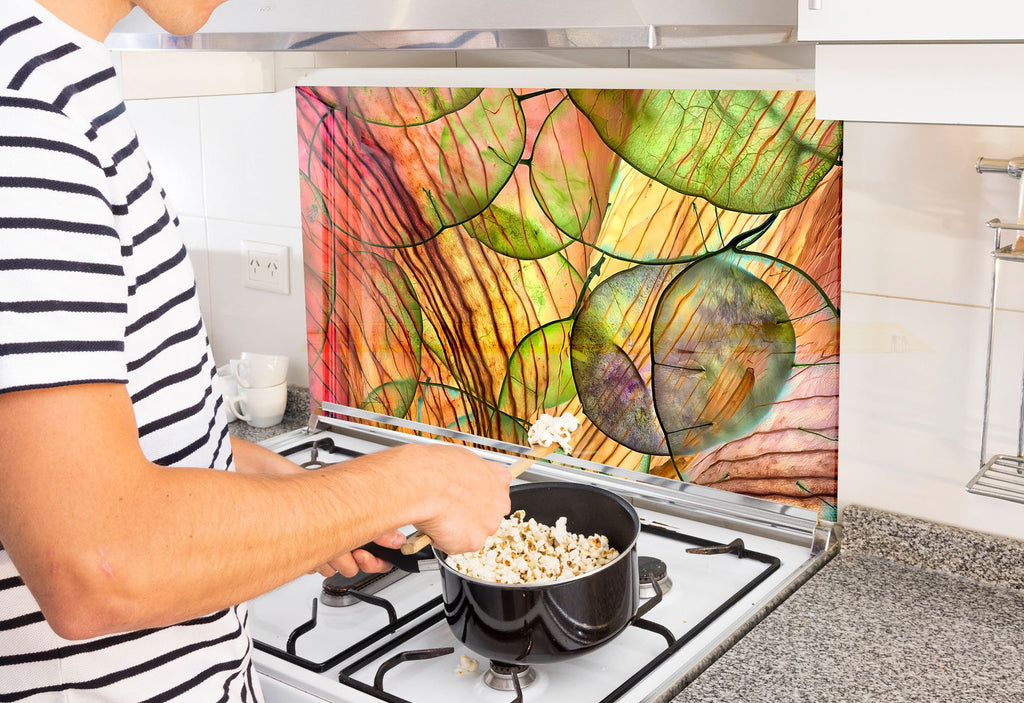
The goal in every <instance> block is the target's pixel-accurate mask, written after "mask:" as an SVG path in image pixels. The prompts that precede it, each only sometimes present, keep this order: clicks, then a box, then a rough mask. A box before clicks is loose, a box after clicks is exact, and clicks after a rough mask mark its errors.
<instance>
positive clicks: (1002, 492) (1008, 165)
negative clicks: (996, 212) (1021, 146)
mask: <svg viewBox="0 0 1024 703" xmlns="http://www.w3.org/2000/svg"><path fill="white" fill-rule="evenodd" d="M975 170H977V172H978V173H1005V174H1007V175H1009V176H1011V177H1013V178H1016V179H1018V180H1019V181H1020V191H1019V197H1018V216H1017V222H1015V223H1011V222H1003V221H1002V220H999V219H998V218H996V219H993V220H989V221H988V222H987V223H986V224H987V225H988V227H989V228H990V229H992V230H994V232H995V243H994V245H993V247H992V294H991V296H990V298H989V318H988V353H987V358H986V362H985V405H984V410H983V413H982V424H981V460H980V462H979V463H980V467H981V468H980V469H979V470H978V472H977V473H976V474H975V475H974V477H973V478H972V479H971V480H970V481H969V482H968V483H967V490H968V491H969V492H970V493H975V494H977V495H984V496H990V497H993V498H1002V499H1003V500H1009V501H1013V502H1015V503H1022V504H1024V380H1022V382H1021V400H1020V414H1019V418H1018V422H1017V454H1016V455H1011V454H994V455H992V456H989V455H988V425H989V404H990V399H991V393H992V352H993V349H994V346H995V323H996V291H997V288H998V280H999V269H1000V264H1001V263H1002V262H1015V263H1021V262H1024V246H1021V245H1022V244H1024V178H1021V174H1022V173H1024V156H1021V157H1017V158H1013V159H986V158H981V159H978V162H977V163H976V164H975ZM1003 232H1011V233H1013V234H1014V235H1015V237H1014V242H1011V243H1009V244H1003V241H1002V239H1003ZM1018 242H1019V244H1018Z"/></svg>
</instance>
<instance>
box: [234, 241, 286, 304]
mask: <svg viewBox="0 0 1024 703" xmlns="http://www.w3.org/2000/svg"><path fill="white" fill-rule="evenodd" d="M242 280H243V281H244V283H245V287H246V288H255V289H257V290H268V291H271V292H273V293H283V294H284V295H288V293H289V291H290V285H289V276H288V247H286V246H282V245H280V244H266V243H264V242H248V241H244V240H243V241H242Z"/></svg>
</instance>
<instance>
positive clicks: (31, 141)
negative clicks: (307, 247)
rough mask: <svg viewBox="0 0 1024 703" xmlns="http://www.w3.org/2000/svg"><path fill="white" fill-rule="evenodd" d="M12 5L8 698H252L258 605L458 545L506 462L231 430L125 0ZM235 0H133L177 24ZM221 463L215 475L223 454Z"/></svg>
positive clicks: (1, 608)
mask: <svg viewBox="0 0 1024 703" xmlns="http://www.w3.org/2000/svg"><path fill="white" fill-rule="evenodd" d="M38 1H39V4H37V3H36V1H35V0H3V2H0V542H2V550H0V701H23V700H27V701H50V700H61V701H78V700H86V699H88V700H97V699H99V700H111V701H130V702H131V703H139V701H159V700H171V699H182V700H188V701H218V700H232V701H238V700H258V699H259V693H258V686H257V685H256V682H255V676H254V674H253V672H252V666H251V660H250V653H251V641H250V639H249V636H248V633H247V631H246V627H245V617H246V616H245V609H244V606H239V605H237V604H240V603H244V601H245V600H247V599H249V598H252V597H254V596H257V595H259V594H261V593H264V592H266V591H268V590H270V589H272V588H275V587H277V586H279V585H281V584H283V583H286V582H287V581H289V580H291V579H294V578H296V577H297V576H299V575H301V574H303V573H305V572H308V571H311V570H314V569H319V570H321V572H322V573H333V572H334V571H335V570H338V571H340V572H341V573H343V574H346V575H352V574H354V573H355V572H356V570H357V568H359V567H361V568H362V569H363V570H366V571H377V570H381V569H383V568H385V566H386V565H385V564H383V563H382V562H380V561H378V560H377V559H376V558H374V557H372V556H370V555H369V554H368V553H366V552H365V551H362V550H359V549H357V547H358V546H359V545H361V544H365V543H367V542H369V541H371V540H375V541H377V542H378V543H381V544H384V545H386V546H398V545H399V544H400V543H401V541H402V540H403V539H404V538H403V537H402V536H401V534H400V533H397V532H396V531H395V530H396V528H398V527H400V526H402V525H406V524H412V525H414V526H416V527H417V528H418V529H421V530H423V531H425V532H427V533H428V534H429V535H431V537H432V538H433V540H434V542H435V544H437V545H438V546H439V547H441V548H443V549H445V550H447V551H449V552H461V551H467V550H471V549H476V548H479V547H480V546H482V544H483V541H484V539H485V537H486V536H487V535H489V534H490V533H492V532H493V531H494V530H495V529H496V528H497V526H498V524H499V521H500V518H501V516H502V515H503V514H505V513H506V512H507V511H508V509H509V498H508V486H509V481H510V478H509V474H508V471H507V470H506V469H505V468H504V467H502V466H500V465H498V464H493V463H491V462H486V461H483V460H481V459H480V458H478V457H476V456H475V455H474V454H472V453H471V452H469V451H467V450H464V449H460V448H457V447H454V446H430V447H423V446H408V447H398V448H395V449H391V450H387V451H384V452H380V453H378V454H376V455H373V456H367V457H363V458H360V459H355V460H352V461H349V462H346V463H345V464H343V465H339V466H336V467H331V468H328V469H323V470H320V471H316V472H303V471H299V470H298V469H297V468H296V467H294V466H293V465H292V464H291V463H290V462H288V461H286V460H284V459H281V458H280V457H278V456H276V455H274V454H273V453H271V452H269V451H266V450H264V449H262V448H260V447H258V446H256V445H253V444H250V443H247V442H242V441H239V440H237V439H232V438H230V436H229V435H228V432H227V426H226V424H225V423H224V420H223V419H222V414H221V413H219V412H218V411H219V409H220V404H221V402H222V401H221V398H220V396H219V394H218V393H217V392H215V391H214V390H213V383H212V382H213V380H214V379H215V374H216V369H215V365H214V361H213V359H212V357H211V354H210V350H209V344H208V340H207V338H206V335H205V332H204V330H203V326H202V322H201V319H200V316H199V307H198V304H197V301H196V297H195V282H194V277H193V275H192V270H191V268H190V266H189V263H188V259H187V257H186V256H185V250H184V247H183V246H182V244H181V240H180V238H179V237H178V234H177V231H176V228H177V219H176V218H175V217H174V215H173V214H172V212H171V211H170V210H169V209H168V206H167V205H166V203H165V201H164V197H163V192H162V190H161V189H160V187H159V185H158V184H157V182H156V181H155V180H154V178H153V176H152V174H151V173H150V170H149V164H148V162H147V160H146V158H145V156H144V154H143V153H142V151H141V150H140V148H139V145H138V142H137V139H136V137H135V133H134V130H133V129H132V127H131V125H130V123H129V122H128V118H127V116H126V115H125V114H124V103H123V101H122V98H121V95H120V92H119V87H118V85H117V79H116V77H115V75H114V72H113V69H112V67H111V63H110V57H109V53H108V52H107V50H106V49H105V48H104V47H103V45H102V43H101V42H102V40H103V39H104V38H105V37H106V35H107V33H108V32H109V31H110V29H111V28H112V27H113V26H114V24H116V22H117V21H118V20H120V19H121V18H122V17H123V16H124V15H125V14H126V13H127V12H128V11H129V10H130V9H131V7H132V3H130V2H129V0H38ZM218 4H219V0H138V5H139V6H140V7H142V9H143V10H145V11H146V12H147V13H148V14H149V15H150V16H151V17H153V18H154V19H155V20H156V21H157V22H159V23H160V24H161V25H162V26H163V27H165V28H166V29H167V30H169V31H171V32H174V33H178V34H186V33H191V32H193V31H195V30H196V29H198V28H199V27H200V26H202V24H203V23H204V22H205V21H206V19H207V18H208V17H209V14H210V13H211V12H212V11H213V9H214V8H215V7H216V6H217V5H218ZM211 469H215V470H211Z"/></svg>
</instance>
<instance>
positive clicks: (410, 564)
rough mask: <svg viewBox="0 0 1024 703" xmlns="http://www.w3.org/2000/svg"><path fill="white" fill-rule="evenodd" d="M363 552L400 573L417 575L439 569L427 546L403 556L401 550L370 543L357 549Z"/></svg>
mask: <svg viewBox="0 0 1024 703" xmlns="http://www.w3.org/2000/svg"><path fill="white" fill-rule="evenodd" d="M359 549H362V550H364V551H367V552H369V553H370V554H372V555H373V556H375V557H377V558H378V559H383V560H384V561H386V562H388V563H389V564H393V565H395V566H397V567H398V568H399V569H401V570H402V571H408V572H410V573H413V574H418V573H420V572H421V571H437V570H438V569H440V568H441V567H440V566H439V565H438V563H437V559H436V558H435V557H434V550H433V549H431V548H430V545H429V544H428V545H427V546H426V547H423V549H421V550H419V551H418V552H413V553H412V554H405V553H404V552H402V550H401V549H388V548H387V547H382V546H380V545H379V544H377V543H376V542H370V543H369V544H364V545H363V546H361V547H359Z"/></svg>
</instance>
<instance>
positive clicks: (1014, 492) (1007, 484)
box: [967, 454, 1024, 504]
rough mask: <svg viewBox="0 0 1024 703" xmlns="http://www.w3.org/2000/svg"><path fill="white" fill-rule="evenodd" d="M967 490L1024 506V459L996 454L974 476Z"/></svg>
mask: <svg viewBox="0 0 1024 703" xmlns="http://www.w3.org/2000/svg"><path fill="white" fill-rule="evenodd" d="M967 490H968V492H970V493H976V494H977V495H983V496H990V497H992V498H1002V499H1003V500H1010V501H1013V502H1014V503H1022V504H1024V457H1020V456H1009V455H1007V454H996V455H995V456H994V457H992V458H991V459H990V460H989V461H988V462H986V463H985V465H984V466H982V467H981V470H980V471H978V473H976V474H975V475H974V478H972V479H971V480H970V482H969V483H968V484H967Z"/></svg>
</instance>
